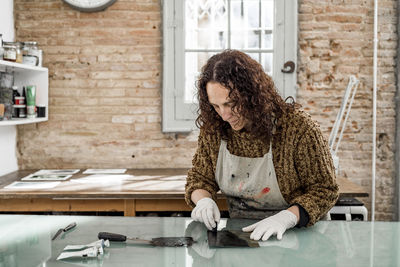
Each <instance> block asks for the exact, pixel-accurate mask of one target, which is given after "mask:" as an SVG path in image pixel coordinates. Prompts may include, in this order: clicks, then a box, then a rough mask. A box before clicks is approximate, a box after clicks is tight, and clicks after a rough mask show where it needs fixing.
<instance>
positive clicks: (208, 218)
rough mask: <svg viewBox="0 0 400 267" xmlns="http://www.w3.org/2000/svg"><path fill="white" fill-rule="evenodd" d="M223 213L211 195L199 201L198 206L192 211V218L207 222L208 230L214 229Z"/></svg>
mask: <svg viewBox="0 0 400 267" xmlns="http://www.w3.org/2000/svg"><path fill="white" fill-rule="evenodd" d="M220 218H221V214H220V212H219V209H218V206H217V203H215V201H214V200H212V199H211V198H209V197H204V198H202V199H200V200H199V201H197V203H196V207H195V208H194V209H193V211H192V219H193V220H195V221H199V222H202V223H204V224H205V226H206V227H207V229H208V230H212V228H214V227H215V226H217V225H216V223H219V220H220Z"/></svg>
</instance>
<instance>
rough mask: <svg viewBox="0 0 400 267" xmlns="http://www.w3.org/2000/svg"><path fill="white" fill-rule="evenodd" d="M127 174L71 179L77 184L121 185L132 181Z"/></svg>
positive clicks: (96, 175) (132, 177) (131, 177)
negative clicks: (126, 181)
mask: <svg viewBox="0 0 400 267" xmlns="http://www.w3.org/2000/svg"><path fill="white" fill-rule="evenodd" d="M134 178H135V177H134V176H132V175H129V174H93V175H89V176H85V177H82V178H77V179H72V180H71V181H72V182H77V183H121V182H123V181H125V180H129V179H134Z"/></svg>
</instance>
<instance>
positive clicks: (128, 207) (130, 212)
mask: <svg viewBox="0 0 400 267" xmlns="http://www.w3.org/2000/svg"><path fill="white" fill-rule="evenodd" d="M124 216H136V200H135V199H125V200H124Z"/></svg>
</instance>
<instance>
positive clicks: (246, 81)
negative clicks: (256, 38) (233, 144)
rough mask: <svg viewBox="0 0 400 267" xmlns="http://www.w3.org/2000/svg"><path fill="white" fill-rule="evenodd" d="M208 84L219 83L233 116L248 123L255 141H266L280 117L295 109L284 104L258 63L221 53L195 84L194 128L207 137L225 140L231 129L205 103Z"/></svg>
mask: <svg viewBox="0 0 400 267" xmlns="http://www.w3.org/2000/svg"><path fill="white" fill-rule="evenodd" d="M209 82H217V83H220V84H221V85H223V86H224V87H226V88H227V89H228V90H229V98H230V100H232V102H233V106H232V112H234V111H236V112H237V113H238V114H240V116H242V117H244V118H245V119H247V121H248V122H249V123H250V125H249V127H247V126H246V130H247V131H248V132H250V134H252V135H253V136H255V137H258V138H262V139H266V140H269V139H270V137H271V136H272V134H273V128H274V125H276V122H277V121H278V119H279V118H280V117H281V116H282V114H283V113H284V112H285V111H288V110H294V108H295V107H296V106H297V104H296V103H295V102H294V99H293V98H291V97H290V98H291V100H292V101H291V103H286V101H285V100H283V98H282V97H281V96H280V95H279V93H278V92H277V90H276V88H275V85H274V82H273V80H272V78H271V77H270V76H269V75H267V74H266V73H265V72H264V70H263V68H262V66H261V65H260V64H259V63H258V62H257V61H255V60H254V59H252V58H251V57H250V56H248V55H247V54H245V53H243V52H240V51H237V50H224V51H223V52H221V53H219V54H216V55H214V56H212V57H211V58H210V59H208V61H207V63H206V64H205V65H204V66H203V68H202V71H201V74H200V77H199V79H198V81H197V83H196V87H197V98H198V101H199V108H198V110H197V114H198V117H197V119H196V126H197V127H199V128H204V130H205V131H208V132H209V133H212V132H214V131H219V132H220V133H221V134H222V136H223V137H225V138H226V137H227V134H228V130H229V129H230V128H231V127H230V125H229V123H228V122H226V121H224V120H223V119H222V118H221V117H220V116H219V115H218V113H217V112H216V111H215V110H214V108H213V106H212V105H211V104H210V103H209V101H208V95H207V90H206V86H207V83H209ZM276 130H277V131H279V129H278V128H276Z"/></svg>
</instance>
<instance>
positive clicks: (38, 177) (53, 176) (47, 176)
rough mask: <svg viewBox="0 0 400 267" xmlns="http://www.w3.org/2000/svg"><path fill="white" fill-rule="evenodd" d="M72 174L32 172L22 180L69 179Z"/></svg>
mask: <svg viewBox="0 0 400 267" xmlns="http://www.w3.org/2000/svg"><path fill="white" fill-rule="evenodd" d="M71 176H72V175H71V174H30V175H28V176H26V177H24V178H22V179H21V180H24V181H26V180H28V181H60V180H67V179H68V178H70V177H71Z"/></svg>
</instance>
